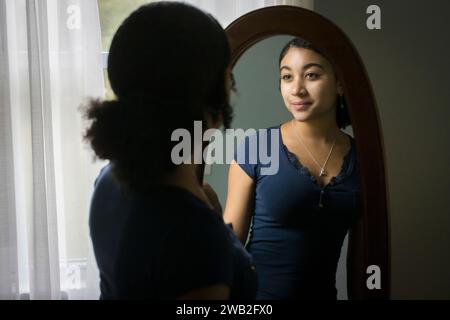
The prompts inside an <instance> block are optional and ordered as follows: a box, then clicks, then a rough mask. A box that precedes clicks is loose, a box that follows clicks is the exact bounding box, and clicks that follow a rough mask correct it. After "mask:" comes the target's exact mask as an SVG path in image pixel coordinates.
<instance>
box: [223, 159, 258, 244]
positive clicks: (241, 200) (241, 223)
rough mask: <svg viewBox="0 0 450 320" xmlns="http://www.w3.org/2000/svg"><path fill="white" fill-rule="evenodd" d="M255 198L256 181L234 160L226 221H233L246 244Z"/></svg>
mask: <svg viewBox="0 0 450 320" xmlns="http://www.w3.org/2000/svg"><path fill="white" fill-rule="evenodd" d="M254 199H255V182H254V180H253V179H252V178H250V177H249V176H248V175H247V174H246V173H245V171H244V170H242V169H241V167H240V166H239V165H238V164H237V163H236V161H235V160H233V161H232V162H231V164H230V169H229V172H228V193H227V201H226V205H225V212H224V216H223V218H224V221H225V223H231V224H232V227H233V230H234V232H235V233H236V236H237V237H238V239H239V240H240V241H241V242H242V244H243V245H245V241H246V240H247V235H248V231H249V228H250V222H251V217H252V210H253V204H254Z"/></svg>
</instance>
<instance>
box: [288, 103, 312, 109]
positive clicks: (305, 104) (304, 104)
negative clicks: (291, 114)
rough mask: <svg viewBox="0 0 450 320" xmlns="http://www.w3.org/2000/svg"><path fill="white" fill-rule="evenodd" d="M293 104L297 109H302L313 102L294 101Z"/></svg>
mask: <svg viewBox="0 0 450 320" xmlns="http://www.w3.org/2000/svg"><path fill="white" fill-rule="evenodd" d="M291 105H292V107H293V108H294V109H295V110H296V111H302V110H306V109H308V108H309V106H310V105H311V102H301V103H292V104H291Z"/></svg>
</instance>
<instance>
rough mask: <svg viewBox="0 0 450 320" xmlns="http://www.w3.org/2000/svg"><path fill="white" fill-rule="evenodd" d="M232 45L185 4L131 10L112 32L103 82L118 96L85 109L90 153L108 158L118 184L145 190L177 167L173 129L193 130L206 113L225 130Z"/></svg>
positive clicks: (218, 28) (202, 15)
mask: <svg viewBox="0 0 450 320" xmlns="http://www.w3.org/2000/svg"><path fill="white" fill-rule="evenodd" d="M230 55H231V53H230V47H229V43H228V40H227V37H226V34H225V32H224V30H223V28H222V27H221V26H220V24H219V23H218V22H217V21H216V20H215V19H214V18H213V17H212V16H211V15H209V14H207V13H205V12H203V11H201V10H199V9H197V8H195V7H193V6H190V5H186V4H183V3H176V2H156V3H151V4H148V5H144V6H142V7H140V8H139V9H137V10H136V11H134V12H133V13H132V14H131V15H130V16H129V17H128V18H127V19H125V21H124V22H123V23H122V25H121V26H120V27H119V29H118V30H117V32H116V34H115V35H114V38H113V40H112V43H111V47H110V51H109V56H108V77H109V81H110V83H111V88H112V90H113V91H114V93H115V96H116V97H117V98H116V99H115V100H112V101H100V100H93V101H91V102H90V103H89V105H88V106H86V107H85V111H84V113H85V117H86V118H87V119H88V120H90V121H91V124H90V127H89V128H88V129H87V131H86V133H85V139H86V140H87V141H88V142H89V143H90V145H91V147H92V148H93V150H94V151H95V154H96V155H97V157H98V158H100V159H105V160H110V161H111V163H112V164H113V172H114V175H115V177H116V178H117V179H118V180H119V182H120V183H121V184H122V185H123V186H125V187H126V188H129V189H132V190H145V189H146V188H147V187H148V186H150V185H153V184H155V183H157V182H158V181H159V179H160V178H161V177H162V175H163V174H164V173H167V172H170V171H172V170H174V169H175V165H174V164H173V162H172V161H171V157H170V155H171V150H172V148H173V146H174V145H175V144H176V143H177V142H173V141H171V135H172V132H173V131H174V130H175V129H177V128H185V129H187V130H189V131H190V132H191V133H193V130H194V121H202V123H203V126H204V129H205V120H206V116H207V115H209V116H210V117H211V119H212V120H213V121H218V120H220V119H221V120H222V121H223V125H224V127H225V128H229V126H230V123H231V119H232V109H231V107H230V105H229V97H228V92H227V90H226V81H227V79H226V78H225V72H226V70H227V68H228V67H229V63H230Z"/></svg>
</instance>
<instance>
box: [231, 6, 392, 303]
mask: <svg viewBox="0 0 450 320" xmlns="http://www.w3.org/2000/svg"><path fill="white" fill-rule="evenodd" d="M225 32H226V33H227V36H228V40H229V42H230V46H231V67H234V65H235V64H236V62H237V61H238V59H239V58H240V57H241V55H242V54H243V53H244V52H245V51H246V50H247V49H249V48H250V47H251V46H252V45H253V44H255V43H257V42H259V41H261V40H264V39H266V38H268V37H271V36H277V35H291V36H297V37H302V38H304V39H306V40H308V41H310V42H311V43H313V44H314V46H316V47H317V48H319V49H320V50H322V51H323V52H324V53H325V54H326V55H327V57H330V58H331V60H332V63H333V64H334V66H335V68H336V69H337V73H338V75H339V79H340V80H341V81H342V84H343V86H344V92H345V97H346V102H347V107H348V112H349V115H350V118H351V122H352V127H353V132H354V136H355V140H356V147H357V150H358V158H359V168H360V172H361V188H362V201H363V216H362V219H361V222H360V225H359V226H358V227H356V228H354V229H358V232H359V235H358V236H355V230H351V233H350V237H349V243H348V254H347V259H348V261H350V260H353V261H357V262H356V264H353V265H349V264H347V294H348V298H349V299H389V296H390V287H389V285H390V263H389V262H390V261H389V246H388V216H387V197H386V180H385V168H384V152H383V145H382V141H383V140H382V136H381V130H380V121H379V117H378V113H377V107H376V103H375V97H374V94H373V92H372V88H371V85H370V81H369V78H368V76H367V73H366V70H365V68H364V64H363V63H362V60H361V58H360V56H359V54H358V52H357V51H356V49H355V48H354V46H353V44H352V42H351V41H350V40H349V38H348V37H347V36H346V35H345V34H344V32H342V30H341V29H340V28H339V27H337V26H336V25H335V24H334V23H332V22H331V21H329V20H328V19H326V18H324V17H323V16H321V15H319V14H317V13H315V12H313V11H310V10H306V9H303V8H300V7H293V6H273V7H266V8H263V9H259V10H255V11H252V12H250V13H248V14H246V15H244V16H242V17H240V18H238V19H237V20H235V21H234V22H232V23H231V24H230V25H229V26H228V27H227V28H226V29H225ZM348 88H351V90H347V89H348ZM371 265H376V266H379V268H380V271H381V274H380V275H381V288H380V289H372V290H369V289H368V288H367V284H366V282H367V279H368V278H369V277H370V275H371V274H372V272H373V271H372V272H370V273H369V274H367V267H368V266H371Z"/></svg>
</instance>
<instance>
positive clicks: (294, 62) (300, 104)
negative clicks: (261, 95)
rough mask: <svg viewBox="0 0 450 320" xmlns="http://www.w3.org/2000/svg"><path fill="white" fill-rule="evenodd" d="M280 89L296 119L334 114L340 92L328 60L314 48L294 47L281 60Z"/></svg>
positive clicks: (309, 118) (306, 119)
mask: <svg viewBox="0 0 450 320" xmlns="http://www.w3.org/2000/svg"><path fill="white" fill-rule="evenodd" d="M280 90H281V95H282V96H283V100H284V103H285V105H286V107H287V108H288V110H289V112H291V113H292V115H293V116H294V118H295V119H296V120H298V121H308V120H314V119H319V118H321V117H324V116H333V117H335V115H336V113H335V112H336V111H335V106H336V98H337V95H338V94H342V88H341V86H340V85H339V83H337V81H336V77H335V74H334V71H333V69H332V66H331V64H330V63H329V62H328V60H326V59H325V58H324V57H323V56H322V55H320V54H318V53H316V52H314V51H313V50H310V49H303V48H295V47H294V48H290V49H289V50H288V52H287V53H286V55H285V56H284V58H283V59H282V60H281V63H280Z"/></svg>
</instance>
